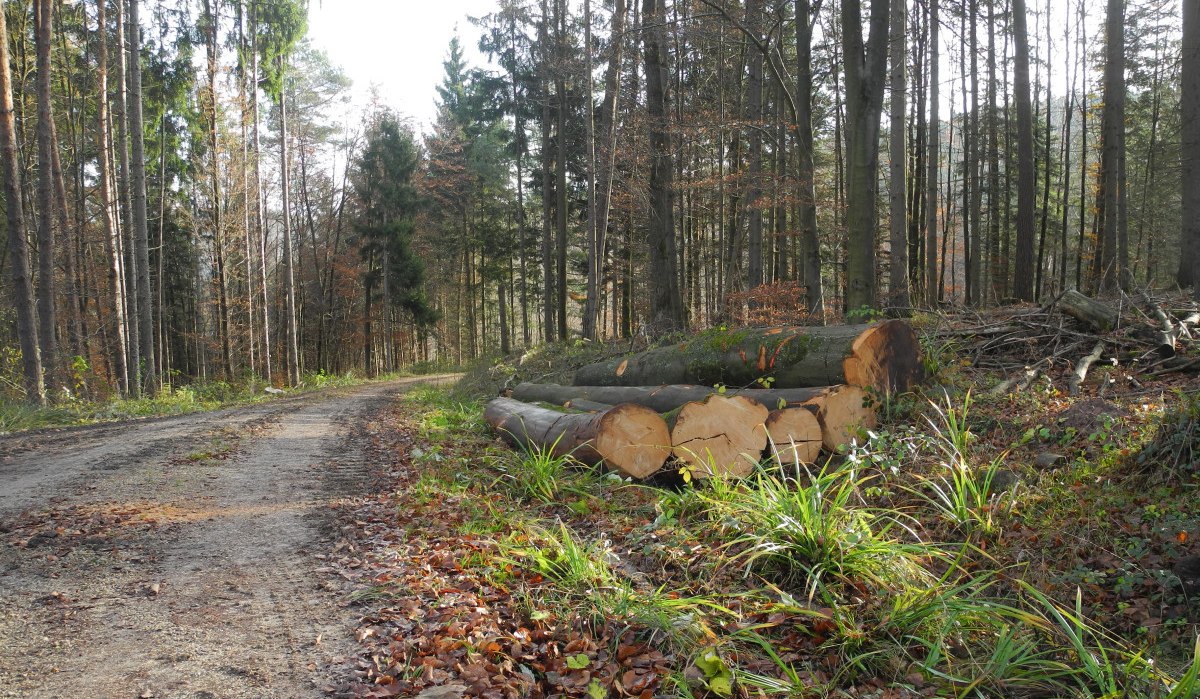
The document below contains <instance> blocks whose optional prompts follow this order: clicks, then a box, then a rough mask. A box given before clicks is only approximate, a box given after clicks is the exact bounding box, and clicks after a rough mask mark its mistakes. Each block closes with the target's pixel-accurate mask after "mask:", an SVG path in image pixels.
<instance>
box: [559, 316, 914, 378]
mask: <svg viewBox="0 0 1200 699" xmlns="http://www.w3.org/2000/svg"><path fill="white" fill-rule="evenodd" d="M923 375H924V368H923V365H922V363H921V352H920V343H919V341H918V340H917V335H916V333H915V332H914V331H913V329H912V326H911V325H909V324H908V323H907V322H906V321H903V320H887V321H883V322H880V323H872V324H867V325H834V326H824V327H822V326H812V327H802V326H784V327H774V328H745V329H738V330H712V331H709V332H706V333H703V334H701V335H699V336H697V337H694V338H691V339H689V340H688V341H686V342H681V343H679V344H675V345H670V346H667V347H658V348H655V349H650V350H646V351H644V352H639V353H636V354H633V355H630V356H627V357H618V358H616V359H610V360H608V361H605V362H600V363H597V364H589V365H587V366H585V367H582V368H580V369H579V370H578V371H577V372H576V373H575V379H574V383H575V385H577V386H646V385H654V384H701V385H718V384H723V385H726V386H751V385H754V384H755V383H760V384H761V383H763V382H768V383H770V385H771V386H772V387H773V388H802V387H812V386H834V385H837V384H843V383H844V384H850V385H852V386H859V387H862V388H874V389H875V390H877V391H878V392H879V393H881V394H891V393H902V392H904V391H906V390H908V388H909V387H910V386H912V385H913V384H916V383H919V382H920V381H921V380H922V378H923Z"/></svg>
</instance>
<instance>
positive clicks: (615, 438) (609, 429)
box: [592, 404, 671, 479]
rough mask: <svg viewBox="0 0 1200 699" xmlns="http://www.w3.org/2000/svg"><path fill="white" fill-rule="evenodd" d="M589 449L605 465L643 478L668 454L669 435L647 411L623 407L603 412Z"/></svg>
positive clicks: (656, 414)
mask: <svg viewBox="0 0 1200 699" xmlns="http://www.w3.org/2000/svg"><path fill="white" fill-rule="evenodd" d="M602 424H603V427H602V428H601V429H600V430H599V433H598V434H597V435H596V438H595V440H594V441H593V444H592V446H593V448H595V450H596V451H597V452H599V453H600V455H601V456H603V457H604V462H605V464H608V465H610V466H613V467H615V468H617V470H619V471H621V472H622V473H624V474H626V475H628V476H631V477H633V478H637V479H642V478H647V477H649V476H651V475H653V474H655V473H657V472H658V470H659V469H660V468H662V465H663V462H664V461H666V460H667V457H668V456H670V454H671V447H670V444H671V433H670V431H669V430H667V423H665V422H663V419H662V417H661V416H660V415H659V414H658V413H656V412H654V411H653V410H651V409H649V408H645V407H642V406H640V405H633V404H625V405H618V406H615V407H613V408H612V409H611V410H608V411H607V412H605V413H604V418H603V420H602Z"/></svg>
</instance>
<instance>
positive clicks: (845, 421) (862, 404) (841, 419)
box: [804, 386, 878, 453]
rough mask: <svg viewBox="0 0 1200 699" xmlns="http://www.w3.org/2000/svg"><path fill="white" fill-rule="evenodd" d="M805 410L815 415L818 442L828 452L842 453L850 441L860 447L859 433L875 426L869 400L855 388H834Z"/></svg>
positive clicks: (864, 392)
mask: <svg viewBox="0 0 1200 699" xmlns="http://www.w3.org/2000/svg"><path fill="white" fill-rule="evenodd" d="M804 407H806V408H808V409H809V410H811V411H813V413H814V414H815V415H816V416H817V421H818V422H819V423H820V424H821V442H822V444H823V445H824V447H825V449H827V450H828V451H831V452H839V453H844V452H845V451H846V449H847V448H848V447H849V446H850V442H851V441H852V440H857V441H858V442H859V443H860V444H861V443H862V438H861V435H860V432H861V430H862V429H863V428H871V427H875V425H876V424H878V418H877V416H876V414H875V407H874V405H873V403H872V401H871V399H870V397H869V396H868V395H867V392H866V391H864V390H863V389H861V388H859V387H858V386H833V387H831V388H829V389H828V390H827V391H826V392H825V393H824V394H823V395H820V396H817V397H815V398H812V399H811V400H809V401H808V402H806V403H804Z"/></svg>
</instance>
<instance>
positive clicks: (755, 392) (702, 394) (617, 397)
mask: <svg viewBox="0 0 1200 699" xmlns="http://www.w3.org/2000/svg"><path fill="white" fill-rule="evenodd" d="M829 390H830V389H829V387H826V386H821V387H816V388H784V389H779V388H745V389H726V390H725V392H724V394H723V395H725V396H746V397H748V398H753V399H754V400H756V401H758V402H759V403H762V404H763V405H764V406H766V407H767V408H768V409H769V410H775V409H778V408H785V407H789V406H797V405H800V404H802V403H805V402H807V401H809V400H812V399H813V398H816V397H818V396H822V395H824V394H825V393H827V392H828V391H829ZM718 392H719V391H718V390H717V389H715V388H712V387H711V386H694V385H686V384H685V385H679V384H673V385H670V386H559V385H557V384H538V383H522V384H518V385H517V387H516V388H515V389H513V394H512V397H513V398H516V399H517V400H522V401H525V402H536V401H542V402H545V403H553V404H555V405H566V404H567V403H568V402H569V403H570V404H571V407H577V406H578V404H579V403H580V402H581V401H585V402H589V403H601V404H608V405H617V404H619V403H637V404H638V405H644V406H646V407H647V408H651V409H652V410H654V411H656V412H659V413H669V412H671V411H672V410H675V409H676V408H678V407H679V406H681V405H683V404H685V403H692V402H700V401H703V400H704V399H705V398H707V397H709V396H711V395H713V394H716V393H718ZM585 404H587V403H585Z"/></svg>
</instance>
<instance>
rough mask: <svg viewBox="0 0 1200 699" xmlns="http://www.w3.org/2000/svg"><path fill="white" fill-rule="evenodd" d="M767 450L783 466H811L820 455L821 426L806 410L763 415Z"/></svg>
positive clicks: (782, 411)
mask: <svg viewBox="0 0 1200 699" xmlns="http://www.w3.org/2000/svg"><path fill="white" fill-rule="evenodd" d="M766 425H767V434H768V435H769V436H770V441H769V443H768V447H767V448H768V449H769V450H770V452H771V455H772V456H773V457H775V458H776V459H777V460H778V461H779V463H780V464H781V465H783V466H799V465H801V464H811V463H815V462H816V460H817V456H818V455H819V454H820V453H821V423H820V421H818V420H817V416H816V415H814V414H813V412H812V411H810V410H808V409H806V408H784V409H783V410H772V411H771V414H770V415H769V416H767V422H766Z"/></svg>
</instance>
